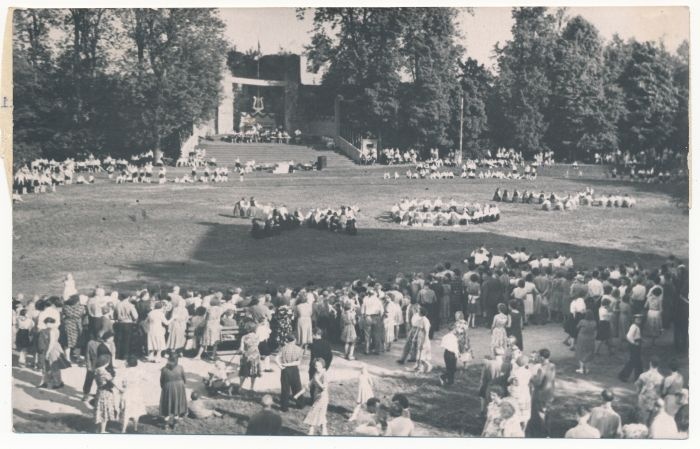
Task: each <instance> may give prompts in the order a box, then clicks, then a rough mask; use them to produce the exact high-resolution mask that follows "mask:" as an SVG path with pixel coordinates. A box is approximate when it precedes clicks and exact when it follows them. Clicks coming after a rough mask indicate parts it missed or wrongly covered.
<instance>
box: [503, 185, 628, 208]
mask: <svg viewBox="0 0 700 449" xmlns="http://www.w3.org/2000/svg"><path fill="white" fill-rule="evenodd" d="M492 201H497V202H504V203H523V204H537V205H540V207H541V209H542V210H546V211H551V210H575V209H577V208H578V207H579V206H595V207H608V208H610V207H621V208H630V207H634V205H635V204H637V201H636V200H635V199H634V198H633V197H631V196H630V195H629V194H627V193H626V194H624V195H601V196H595V195H594V191H593V189H591V188H588V187H587V188H586V190H585V191H584V192H579V193H578V194H576V195H571V194H568V195H566V196H559V195H557V194H555V193H550V194H549V196H547V195H546V194H545V193H544V192H543V191H540V192H539V193H535V192H529V191H527V190H525V191H523V192H519V191H518V190H517V189H514V190H513V192H512V193H509V192H508V190H507V189H501V188H500V187H498V188H497V189H496V191H495V192H494V194H493V198H492Z"/></svg>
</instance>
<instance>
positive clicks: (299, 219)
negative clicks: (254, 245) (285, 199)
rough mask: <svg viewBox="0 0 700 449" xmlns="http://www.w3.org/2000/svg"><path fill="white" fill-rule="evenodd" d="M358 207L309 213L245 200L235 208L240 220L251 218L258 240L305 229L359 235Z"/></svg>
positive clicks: (234, 212) (234, 211)
mask: <svg viewBox="0 0 700 449" xmlns="http://www.w3.org/2000/svg"><path fill="white" fill-rule="evenodd" d="M358 213H359V208H358V207H357V206H345V205H343V206H340V207H337V208H329V207H323V208H314V209H310V210H309V211H308V212H307V213H303V212H302V211H301V210H300V209H295V210H294V211H290V210H289V209H288V208H287V206H285V205H281V206H275V205H272V204H259V203H257V202H256V200H255V198H253V197H250V199H249V200H247V199H245V198H242V199H241V200H239V201H237V202H236V204H235V205H234V207H233V215H234V217H237V218H251V219H252V230H251V234H252V236H253V237H254V238H265V237H270V236H272V235H275V234H278V233H279V232H281V231H286V230H291V229H296V228H298V227H300V226H302V225H305V226H308V227H309V228H312V229H320V230H328V231H331V232H345V233H347V234H350V235H356V234H357V215H358Z"/></svg>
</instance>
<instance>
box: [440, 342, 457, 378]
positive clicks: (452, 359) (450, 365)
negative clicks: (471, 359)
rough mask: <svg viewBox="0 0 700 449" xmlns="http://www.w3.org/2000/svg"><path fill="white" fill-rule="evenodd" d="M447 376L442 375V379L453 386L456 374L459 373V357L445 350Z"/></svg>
mask: <svg viewBox="0 0 700 449" xmlns="http://www.w3.org/2000/svg"><path fill="white" fill-rule="evenodd" d="M444 356H445V374H442V375H441V376H440V378H441V379H442V380H443V381H444V382H445V383H446V384H448V385H452V384H453V383H454V382H455V372H457V355H456V354H455V353H454V352H452V351H448V350H447V349H445V354H444Z"/></svg>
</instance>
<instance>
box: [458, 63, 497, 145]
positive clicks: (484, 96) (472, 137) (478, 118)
mask: <svg viewBox="0 0 700 449" xmlns="http://www.w3.org/2000/svg"><path fill="white" fill-rule="evenodd" d="M459 67H460V74H459V83H460V87H461V95H462V98H464V130H463V133H464V134H463V145H464V148H465V149H466V150H467V151H468V152H471V153H475V154H480V152H481V150H483V149H485V148H488V147H489V146H490V143H489V139H488V131H489V123H488V115H487V104H488V101H489V100H488V98H489V92H490V90H491V89H492V86H493V82H494V77H493V75H492V74H491V73H490V72H489V71H488V70H487V69H486V67H484V65H483V64H479V62H478V61H476V60H475V59H472V58H467V59H466V60H465V61H464V62H460V64H459ZM458 133H459V132H458ZM458 135H459V134H458ZM457 139H459V137H457Z"/></svg>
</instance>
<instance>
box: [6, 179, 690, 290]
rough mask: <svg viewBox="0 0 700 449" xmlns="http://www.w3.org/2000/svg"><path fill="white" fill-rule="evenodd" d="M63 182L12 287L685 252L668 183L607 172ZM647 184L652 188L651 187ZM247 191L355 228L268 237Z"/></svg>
mask: <svg viewBox="0 0 700 449" xmlns="http://www.w3.org/2000/svg"><path fill="white" fill-rule="evenodd" d="M98 182H99V183H98V184H95V185H91V186H76V185H73V186H65V187H60V188H59V190H58V192H57V193H55V194H44V195H37V196H28V197H27V198H26V201H25V202H24V203H21V204H16V205H15V208H14V213H13V223H14V230H13V245H14V249H13V292H15V293H17V292H23V293H25V294H50V293H57V292H60V289H61V280H62V278H63V276H64V275H65V273H68V272H71V273H73V275H74V277H75V279H76V282H77V285H78V288H79V289H86V290H87V291H89V290H90V289H91V288H93V287H94V286H95V285H97V284H101V285H105V286H107V287H108V288H117V289H120V290H121V289H126V290H130V289H135V288H142V287H143V286H145V285H152V286H157V285H173V284H178V285H181V286H187V287H190V286H191V287H196V288H209V287H230V286H242V287H247V288H254V287H261V286H262V285H263V284H264V281H266V280H267V281H270V282H271V283H275V284H277V283H283V284H286V285H292V286H297V285H303V284H305V283H306V281H308V280H313V281H315V282H316V283H317V284H321V285H325V284H331V285H332V284H335V283H337V282H341V281H349V280H352V279H355V278H357V277H364V276H366V275H367V274H368V273H374V274H375V275H376V276H378V278H379V279H386V278H387V277H389V276H393V275H394V274H395V273H396V272H398V271H405V272H413V271H423V270H428V269H430V268H432V267H433V266H434V265H435V264H437V263H441V262H446V261H451V262H452V263H458V262H459V261H461V260H463V259H464V258H465V256H466V255H467V254H468V253H469V252H471V250H472V249H473V248H474V247H476V246H478V245H480V244H485V245H486V246H487V247H489V248H491V249H492V250H494V251H496V252H502V251H506V250H510V249H512V248H513V247H514V246H525V247H526V248H527V249H528V250H530V251H532V252H534V253H540V252H550V253H551V252H553V251H555V250H560V251H565V252H567V253H569V254H571V255H572V256H573V258H574V261H575V262H576V264H577V265H579V266H584V267H586V266H593V265H599V264H610V263H619V262H634V261H636V262H640V263H642V264H643V265H645V266H652V265H656V264H659V263H660V262H661V261H662V260H663V259H664V258H665V257H667V256H668V255H669V254H675V255H676V256H678V257H680V258H683V259H686V258H687V254H688V215H687V212H685V211H684V210H683V209H681V208H679V207H678V206H677V205H676V200H675V197H674V196H673V195H670V194H669V193H667V192H664V188H665V186H653V187H654V188H653V189H652V188H651V187H652V186H649V185H640V184H630V183H623V182H615V181H604V180H585V179H563V178H544V177H541V178H539V179H538V180H536V181H532V182H530V181H498V180H488V181H469V180H442V181H440V180H437V181H428V180H416V181H409V180H406V179H401V180H399V181H396V182H395V181H391V182H389V181H384V180H382V179H381V172H380V171H379V170H362V169H356V170H353V171H349V172H347V173H341V174H340V175H339V174H338V173H337V172H336V173H334V174H330V173H325V172H321V173H302V174H295V175H292V176H282V175H277V176H275V175H255V176H250V177H248V178H247V179H246V180H245V182H243V183H239V182H238V181H235V182H230V183H228V184H218V185H201V184H200V185H180V184H169V185H166V186H159V185H139V184H136V185H116V184H113V183H109V182H108V181H107V180H104V181H102V180H100V181H98ZM589 185H591V186H593V187H594V188H595V189H596V191H598V192H600V193H603V192H609V193H617V192H620V193H629V194H631V195H634V196H635V197H637V198H638V200H639V201H638V206H637V207H636V208H634V209H604V208H581V209H578V210H576V211H570V212H544V211H540V210H537V209H536V207H535V206H533V205H525V204H499V207H500V208H501V210H502V214H501V215H502V217H501V220H500V221H498V222H495V223H489V224H482V225H478V226H471V227H468V228H446V229H441V228H431V229H425V228H422V229H407V228H403V227H399V226H397V225H395V224H393V223H390V222H388V220H387V212H388V210H389V208H390V207H391V205H392V204H394V203H395V202H397V201H399V200H400V199H401V197H402V196H417V197H419V198H423V197H425V198H431V199H432V198H435V197H437V196H441V197H442V198H443V199H447V198H450V197H454V198H455V199H456V200H458V201H465V200H468V201H480V202H485V201H488V200H490V199H491V196H492V194H493V191H494V190H495V189H496V187H498V186H502V187H505V188H508V189H509V190H512V189H513V188H518V189H519V190H523V189H528V190H535V191H539V190H544V191H545V192H550V191H554V192H558V193H566V192H572V193H574V192H577V191H580V190H583V189H584V188H585V187H586V186H589ZM652 190H653V191H652ZM243 196H245V197H250V196H255V198H256V199H257V200H258V201H260V202H274V203H277V204H286V205H287V206H288V207H289V208H296V207H299V208H302V209H305V210H307V209H308V208H310V207H318V206H338V205H340V204H358V205H359V206H360V207H361V213H360V218H359V221H358V226H359V229H360V232H359V235H357V236H347V235H337V234H333V233H330V232H324V231H316V230H310V229H298V230H295V231H290V232H287V233H284V234H282V235H278V236H274V237H272V238H268V239H264V240H254V239H252V238H251V237H250V234H249V231H250V223H249V221H248V220H242V219H237V218H233V217H232V208H233V203H234V202H235V201H237V200H238V199H240V198H241V197H243Z"/></svg>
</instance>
